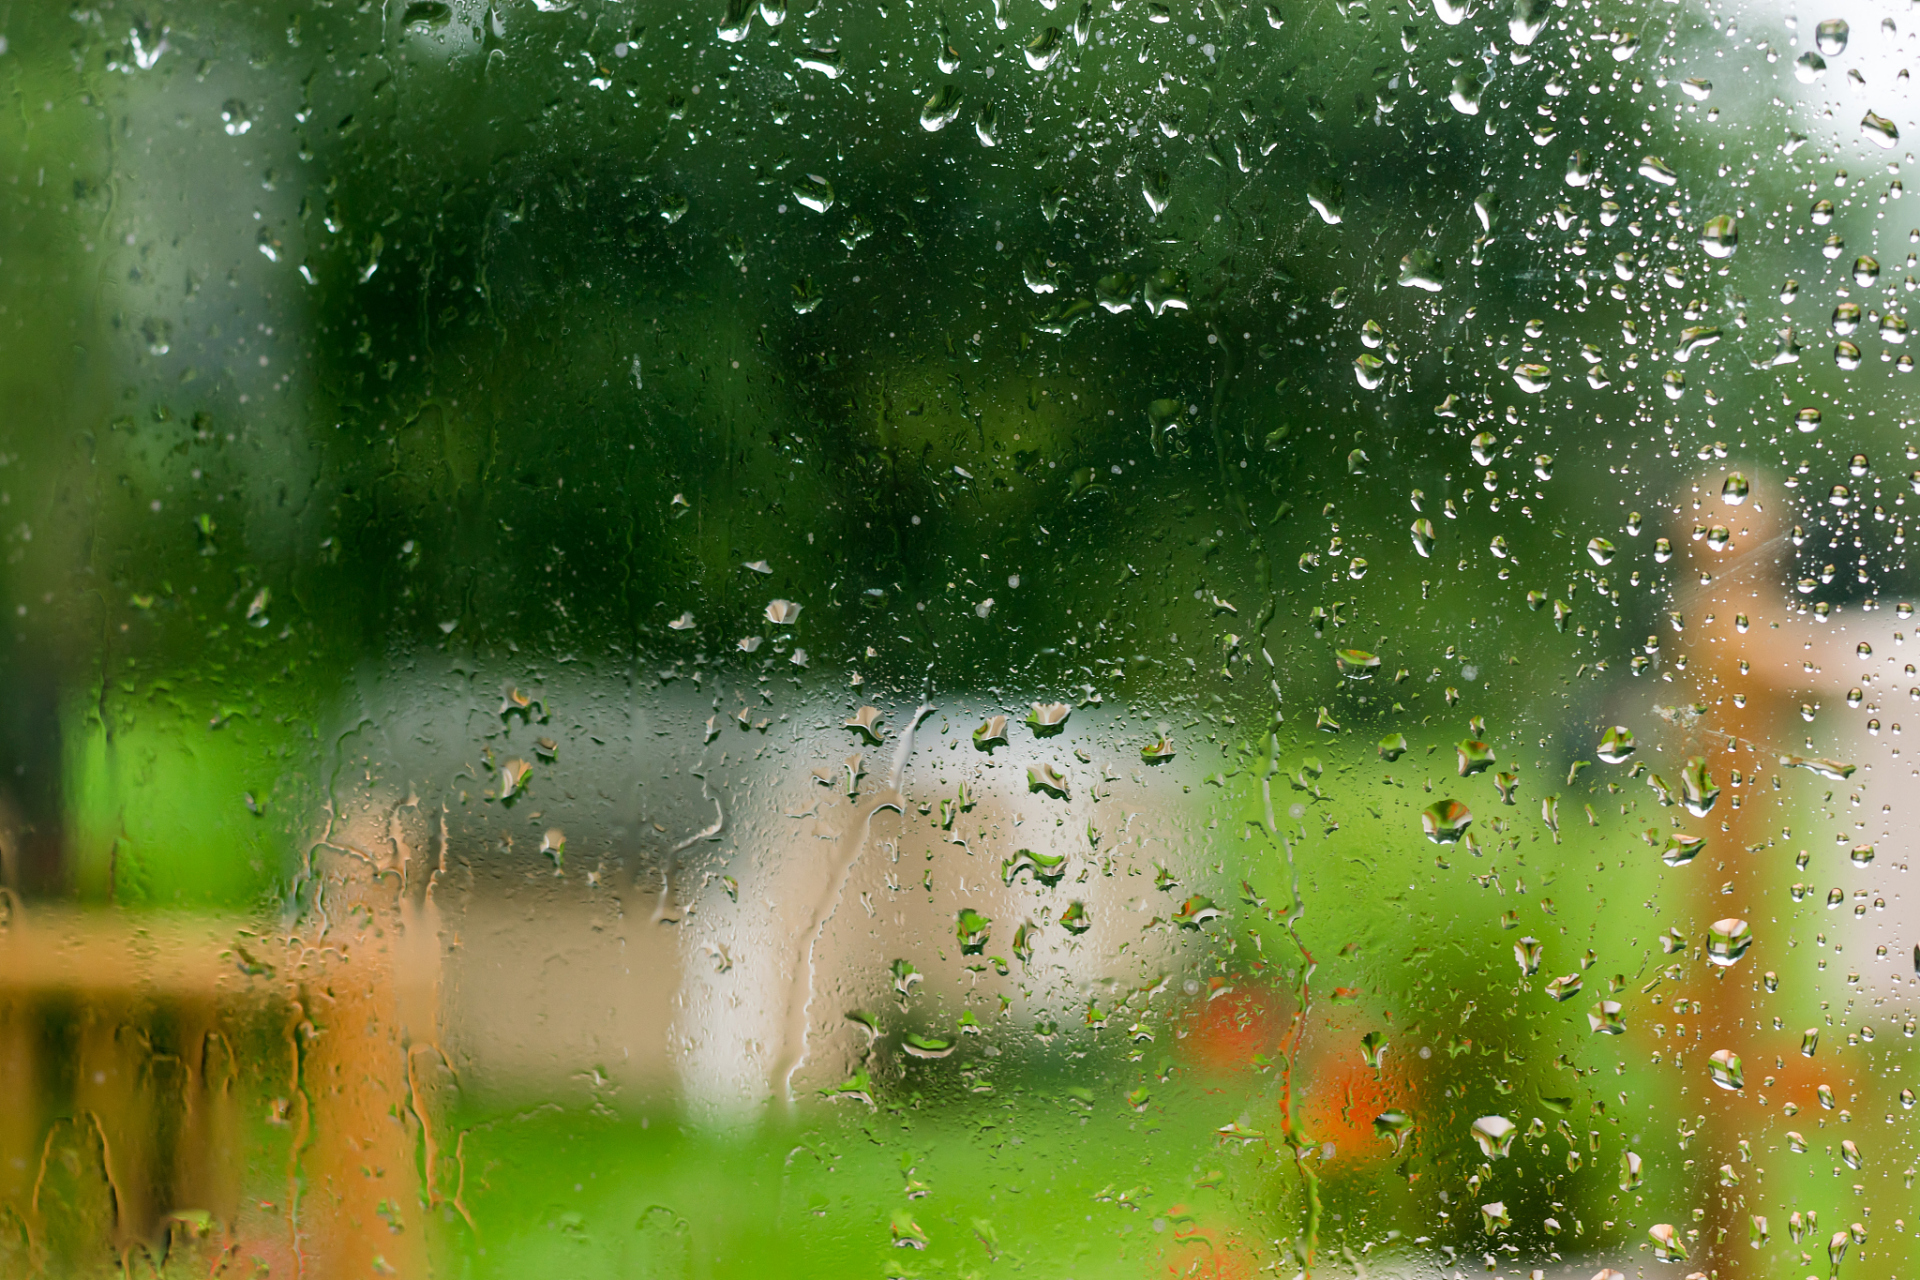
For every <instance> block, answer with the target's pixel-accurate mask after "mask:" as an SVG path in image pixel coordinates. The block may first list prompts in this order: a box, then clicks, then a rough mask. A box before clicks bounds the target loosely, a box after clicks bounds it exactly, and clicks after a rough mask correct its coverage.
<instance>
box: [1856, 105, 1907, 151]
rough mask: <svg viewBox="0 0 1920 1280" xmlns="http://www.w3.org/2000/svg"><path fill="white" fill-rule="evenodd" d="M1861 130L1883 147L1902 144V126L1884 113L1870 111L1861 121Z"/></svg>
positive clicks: (1865, 135)
mask: <svg viewBox="0 0 1920 1280" xmlns="http://www.w3.org/2000/svg"><path fill="white" fill-rule="evenodd" d="M1860 132H1861V134H1862V135H1863V136H1864V137H1867V138H1870V139H1872V140H1873V141H1874V142H1875V143H1877V144H1878V145H1880V146H1882V147H1887V148H1892V147H1896V146H1898V145H1900V128H1899V126H1898V125H1896V124H1894V122H1893V121H1891V120H1889V119H1887V118H1886V117H1885V116H1883V115H1879V114H1877V113H1875V112H1872V111H1869V112H1867V114H1866V115H1865V116H1864V117H1862V119H1861V121H1860Z"/></svg>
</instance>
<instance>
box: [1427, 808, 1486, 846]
mask: <svg viewBox="0 0 1920 1280" xmlns="http://www.w3.org/2000/svg"><path fill="white" fill-rule="evenodd" d="M1472 825H1473V811H1472V810H1470V809H1468V808H1467V806H1465V805H1464V804H1461V803H1460V802H1459V801H1458V800H1438V801H1435V802H1434V803H1433V804H1430V805H1428V806H1427V807H1426V808H1425V809H1422V810H1421V811H1420V829H1421V830H1422V831H1424V832H1426V835H1427V839H1429V840H1431V841H1433V842H1434V843H1435V844H1452V843H1453V842H1454V841H1456V840H1458V839H1459V838H1460V837H1461V836H1463V835H1465V834H1466V833H1467V828H1468V827H1470V826H1472Z"/></svg>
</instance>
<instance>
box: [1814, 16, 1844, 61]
mask: <svg viewBox="0 0 1920 1280" xmlns="http://www.w3.org/2000/svg"><path fill="white" fill-rule="evenodd" d="M1813 43H1814V47H1815V48H1817V49H1819V50H1820V52H1822V53H1824V54H1826V55H1827V56H1828V57H1829V58H1837V57H1839V56H1840V55H1841V54H1843V53H1845V52H1846V51H1847V21H1846V19H1845V18H1828V19H1827V20H1826V21H1825V22H1822V23H1821V24H1820V25H1819V26H1817V27H1815V28H1814V29H1813Z"/></svg>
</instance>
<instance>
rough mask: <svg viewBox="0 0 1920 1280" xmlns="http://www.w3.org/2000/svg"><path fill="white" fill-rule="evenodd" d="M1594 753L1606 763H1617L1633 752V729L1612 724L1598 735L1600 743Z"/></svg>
mask: <svg viewBox="0 0 1920 1280" xmlns="http://www.w3.org/2000/svg"><path fill="white" fill-rule="evenodd" d="M1594 754H1595V755H1597V756H1599V757H1600V758H1601V759H1602V760H1604V761H1606V762H1607V763H1608V764H1619V763H1620V762H1621V761H1622V760H1625V759H1626V758H1627V757H1628V756H1630V755H1632V754H1633V730H1631V729H1629V728H1627V727H1626V726H1625V725H1623V724H1617V725H1614V726H1613V728H1611V729H1609V730H1607V731H1606V732H1605V733H1604V734H1602V735H1600V745H1599V746H1598V747H1597V748H1595V749H1594Z"/></svg>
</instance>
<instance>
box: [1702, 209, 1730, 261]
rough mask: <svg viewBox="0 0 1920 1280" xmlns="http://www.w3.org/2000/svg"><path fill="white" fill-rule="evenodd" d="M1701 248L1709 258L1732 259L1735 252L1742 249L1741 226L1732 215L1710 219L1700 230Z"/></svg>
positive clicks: (1721, 215) (1722, 215)
mask: <svg viewBox="0 0 1920 1280" xmlns="http://www.w3.org/2000/svg"><path fill="white" fill-rule="evenodd" d="M1700 247H1701V248H1702V249H1705V250H1706V251H1707V255H1708V256H1709V257H1713V258H1731V257H1732V256H1733V251H1734V250H1735V249H1738V248H1739V247H1740V224H1739V223H1737V222H1735V221H1734V220H1733V216H1732V215H1731V214H1725V213H1723V214H1720V215H1719V216H1718V217H1714V218H1708V219H1707V221H1706V224H1705V225H1704V226H1702V227H1701V228H1700Z"/></svg>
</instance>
